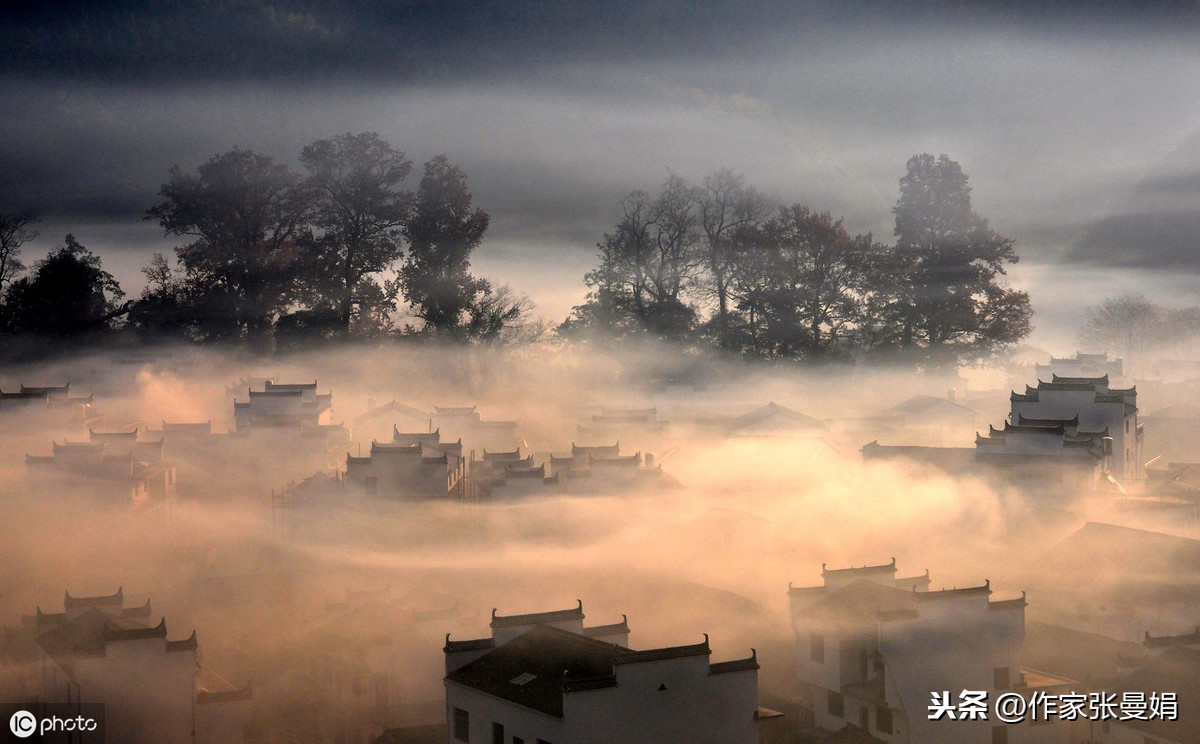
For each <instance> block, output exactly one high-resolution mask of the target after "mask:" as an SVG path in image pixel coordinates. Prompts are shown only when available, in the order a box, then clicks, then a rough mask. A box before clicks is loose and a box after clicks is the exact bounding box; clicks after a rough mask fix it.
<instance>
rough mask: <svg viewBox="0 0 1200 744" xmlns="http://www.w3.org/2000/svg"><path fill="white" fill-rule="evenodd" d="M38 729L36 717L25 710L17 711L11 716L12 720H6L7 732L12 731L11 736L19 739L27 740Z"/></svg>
mask: <svg viewBox="0 0 1200 744" xmlns="http://www.w3.org/2000/svg"><path fill="white" fill-rule="evenodd" d="M37 729H38V719H37V716H35V715H34V714H32V713H30V712H29V711H27V710H18V711H17V712H16V713H13V714H12V718H10V719H8V730H9V731H12V733H13V736H16V737H18V738H20V739H27V738H29V737H30V736H33V735H34V734H35V733H36V732H37Z"/></svg>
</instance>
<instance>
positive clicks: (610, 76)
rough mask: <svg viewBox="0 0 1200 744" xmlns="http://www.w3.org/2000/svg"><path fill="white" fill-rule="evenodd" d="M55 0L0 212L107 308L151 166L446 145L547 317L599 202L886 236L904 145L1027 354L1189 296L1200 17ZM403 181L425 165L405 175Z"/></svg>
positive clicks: (31, 12) (26, 52) (671, 2)
mask: <svg viewBox="0 0 1200 744" xmlns="http://www.w3.org/2000/svg"><path fill="white" fill-rule="evenodd" d="M350 5H352V6H353V7H344V6H343V5H341V4H337V3H333V2H324V1H322V0H281V1H280V2H260V1H258V0H206V1H204V2H182V1H181V0H168V1H166V2H158V3H154V2H149V1H148V0H145V1H143V2H126V3H100V2H94V1H90V0H89V1H84V2H59V3H54V2H49V3H40V4H36V7H31V8H29V9H27V10H24V11H20V12H18V13H16V14H10V17H9V18H8V19H6V21H5V22H4V23H3V24H0V44H3V47H4V48H5V49H6V53H5V54H3V55H0V92H2V93H3V96H4V100H5V101H7V102H8V113H7V114H6V115H5V116H4V117H0V173H4V174H5V177H4V178H3V179H0V209H3V210H6V211H11V210H16V209H22V208H27V207H33V208H36V209H38V210H39V211H41V212H42V213H43V215H44V216H45V219H44V222H43V224H42V225H41V232H42V236H41V238H40V239H39V240H38V241H37V242H36V243H34V244H32V245H30V246H28V247H27V255H26V258H27V259H31V258H36V256H38V255H40V254H42V253H44V252H45V251H46V250H48V249H49V248H50V247H52V246H53V245H55V244H57V243H58V242H61V240H62V236H63V235H64V234H65V233H67V232H71V233H74V234H75V235H76V237H77V238H78V239H79V240H80V241H81V242H82V243H84V244H85V245H87V246H89V247H90V248H92V249H93V250H95V251H96V252H98V253H99V254H100V255H101V256H102V258H103V260H104V263H105V266H106V267H107V268H109V269H110V270H111V271H112V272H113V273H114V274H115V275H116V276H117V278H118V279H119V280H120V281H121V282H122V284H123V286H124V287H125V288H126V291H127V292H129V293H130V294H136V293H137V292H138V291H139V290H140V287H141V284H142V277H141V275H140V272H139V269H140V267H141V266H144V265H145V264H146V262H147V261H148V259H149V257H150V255H151V254H152V253H153V252H155V251H165V252H169V251H170V249H171V248H172V247H173V246H174V243H173V242H172V240H170V239H166V238H164V237H163V235H162V232H161V231H160V230H159V228H158V227H157V226H156V225H155V224H154V223H153V222H146V221H144V220H143V215H144V213H145V210H146V208H147V207H149V206H150V205H152V204H153V203H154V202H155V196H156V193H157V190H158V188H159V187H160V186H161V184H162V183H163V182H164V181H165V180H166V175H167V170H168V168H170V167H171V166H172V165H176V164H178V165H179V166H181V167H182V168H183V169H184V170H192V169H194V168H195V167H196V166H197V165H199V164H200V163H202V162H203V161H205V160H206V159H208V158H209V157H212V156H213V155H215V154H217V153H221V152H224V151H226V150H229V149H230V148H232V147H234V146H239V147H248V148H251V149H254V150H257V151H261V152H264V153H267V154H271V155H273V156H275V157H276V158H278V159H279V160H281V161H284V162H288V163H291V164H293V165H294V164H295V163H296V158H297V156H298V154H299V151H300V149H301V148H302V147H303V146H304V145H306V144H308V143H309V142H312V141H314V140H316V139H320V138H327V137H331V136H335V135H337V134H341V133H344V132H359V131H376V132H378V133H379V134H380V135H381V136H383V137H384V138H385V139H387V140H388V141H390V142H391V143H392V144H393V145H395V146H396V147H398V148H400V149H402V150H404V151H405V152H406V153H407V154H408V155H409V156H410V157H411V158H412V159H413V160H415V161H416V162H418V163H420V162H422V161H424V160H426V159H428V158H429V157H432V156H433V155H435V154H438V153H446V154H447V155H449V156H450V158H451V159H452V160H453V161H454V162H456V163H458V164H460V165H461V166H462V167H463V168H464V170H465V171H466V172H467V174H468V176H469V178H470V183H471V188H472V191H473V193H474V196H475V199H476V202H477V203H478V204H479V205H480V206H482V207H484V208H485V209H486V210H487V211H488V212H489V213H490V214H491V216H492V223H491V228H490V229H489V232H488V234H487V236H486V237H485V241H484V245H483V246H482V247H481V249H480V251H479V253H478V255H477V257H476V261H475V267H476V269H477V271H478V273H480V274H482V275H484V276H488V277H490V278H492V279H493V280H495V281H496V282H497V283H509V284H511V285H512V286H513V288H514V289H516V290H517V291H519V292H524V293H527V294H529V295H530V296H531V298H532V299H533V300H534V301H535V302H536V303H537V305H538V312H540V313H541V314H543V315H544V316H546V317H547V318H548V319H550V320H552V321H557V320H559V319H561V318H562V317H563V316H565V315H566V313H567V312H568V311H569V309H570V307H571V306H572V305H573V304H576V303H578V302H579V301H580V300H581V299H582V297H583V294H584V292H585V287H584V285H583V282H582V276H583V274H584V272H586V271H587V270H588V269H589V268H591V266H592V265H593V264H594V263H595V255H594V254H595V244H596V242H597V241H598V240H599V239H600V238H601V237H602V235H603V233H604V231H605V230H606V229H608V228H609V227H611V226H612V225H613V224H614V223H615V222H616V221H617V219H618V216H619V207H618V203H617V200H618V199H619V197H620V196H621V195H622V194H624V193H626V192H628V191H630V190H632V189H636V188H642V189H648V190H649V189H653V188H654V187H655V186H656V185H657V184H659V183H660V182H661V181H662V180H663V179H664V178H665V177H666V176H667V174H668V173H669V172H675V173H679V174H680V175H683V176H684V177H686V178H688V179H691V180H695V181H699V180H700V179H702V178H703V177H704V176H705V175H707V174H709V173H712V172H714V171H716V170H718V169H720V168H726V167H728V168H732V169H734V170H735V171H738V172H741V173H743V174H744V175H745V177H746V179H747V181H748V182H749V183H751V184H753V185H755V186H756V187H757V188H758V189H759V190H761V191H765V192H767V193H769V194H771V195H772V196H774V197H775V198H777V199H778V200H779V201H780V202H783V203H793V202H803V203H805V204H808V205H809V206H811V207H812V208H814V209H817V210H820V211H826V210H828V211H831V212H832V213H833V214H834V215H835V216H843V217H844V218H845V221H846V225H847V227H848V228H849V229H851V230H852V231H855V232H867V231H870V232H872V233H874V235H875V236H876V238H878V239H881V240H890V239H891V237H892V236H891V233H892V215H891V208H892V206H893V205H894V204H895V201H896V198H897V195H898V180H899V178H900V176H901V175H903V173H904V164H905V162H906V161H907V159H908V158H909V157H910V156H912V155H913V154H916V153H920V152H930V153H934V154H940V153H945V154H947V155H949V156H950V157H952V158H953V159H955V160H957V161H958V162H959V163H960V164H961V165H962V167H963V170H964V171H965V172H966V173H967V174H968V176H969V177H970V182H971V185H972V187H973V203H974V207H975V209H976V211H977V212H979V213H980V214H981V215H982V216H984V217H986V218H988V219H989V220H990V221H991V223H992V225H993V227H995V228H996V230H997V231H998V232H1000V233H1001V234H1002V235H1005V236H1007V237H1011V238H1014V239H1015V240H1016V241H1017V250H1018V252H1019V254H1020V255H1021V259H1022V260H1021V263H1020V264H1018V265H1017V266H1014V267H1012V269H1011V271H1010V279H1011V281H1012V283H1013V284H1014V285H1016V286H1018V287H1021V288H1025V289H1028V290H1029V291H1030V292H1031V294H1032V298H1033V305H1034V310H1035V313H1036V316H1035V319H1034V323H1035V326H1036V330H1035V332H1034V334H1033V336H1032V337H1031V338H1030V341H1031V343H1034V344H1036V345H1042V346H1044V347H1046V348H1048V349H1049V350H1051V351H1054V352H1056V353H1065V352H1069V351H1070V350H1071V345H1072V344H1073V343H1074V338H1073V337H1074V332H1075V330H1076V329H1077V327H1078V326H1079V324H1080V323H1081V321H1082V317H1083V312H1084V309H1085V308H1086V306H1087V305H1088V304H1090V303H1092V302H1094V301H1096V300H1098V299H1100V298H1102V297H1105V296H1111V295H1116V294H1123V293H1126V292H1145V293H1146V294H1149V295H1152V296H1154V297H1155V298H1156V299H1158V300H1159V301H1160V302H1162V303H1164V304H1168V305H1190V304H1195V303H1196V300H1195V296H1196V293H1197V290H1198V289H1200V251H1198V250H1197V245H1196V243H1197V236H1198V235H1200V96H1198V95H1197V93H1198V92H1200V90H1198V88H1200V48H1198V47H1197V46H1196V45H1195V44H1194V38H1195V32H1196V31H1197V29H1198V27H1200V5H1197V4H1195V3H1191V2H1175V3H1158V4H1155V3H1150V4H1147V3H1116V2H1112V3H1086V4H1082V3H1080V4H1070V3H1067V4H1054V7H1053V9H1048V8H1043V7H1041V5H1042V4H1035V3H1024V2H1000V3H972V2H963V1H961V0H959V1H958V2H954V1H951V0H944V1H942V2H931V3H905V2H899V3H884V2H871V1H869V0H863V1H852V2H845V3H835V2H798V3H769V2H762V1H758V0H750V1H749V2H740V3H695V2H683V1H682V0H662V1H661V2H646V3H633V2H609V3H600V2H581V1H579V0H575V1H568V2H555V3H551V2H530V3H507V2H502V1H501V0H475V1H474V2H470V3H467V2H459V3H420V2H415V1H412V0H410V1H409V2H385V1H384V0H369V1H368V2H362V3H356V4H350ZM416 172H419V170H418V171H416Z"/></svg>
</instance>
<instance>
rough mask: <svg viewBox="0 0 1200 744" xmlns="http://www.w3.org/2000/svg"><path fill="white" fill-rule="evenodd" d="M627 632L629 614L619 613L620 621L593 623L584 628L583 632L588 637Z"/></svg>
mask: <svg viewBox="0 0 1200 744" xmlns="http://www.w3.org/2000/svg"><path fill="white" fill-rule="evenodd" d="M628 632H629V616H628V615H626V614H624V613H621V622H619V623H609V624H608V625H593V626H592V627H590V628H584V629H583V634H584V635H585V636H587V637H589V638H595V637H596V636H604V635H614V634H616V633H628Z"/></svg>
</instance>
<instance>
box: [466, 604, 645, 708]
mask: <svg viewBox="0 0 1200 744" xmlns="http://www.w3.org/2000/svg"><path fill="white" fill-rule="evenodd" d="M627 651H628V649H625V648H622V647H620V646H617V645H614V644H611V643H603V642H601V641H596V640H593V639H591V638H588V637H586V636H581V635H577V634H575V633H568V632H566V631H563V630H559V629H557V628H554V627H551V626H548V625H538V626H536V627H534V628H533V629H532V630H530V631H528V632H527V633H522V634H521V635H520V636H518V637H517V638H514V639H513V640H511V641H509V642H508V643H506V644H504V645H503V646H500V647H498V648H496V649H495V650H493V651H490V652H488V653H485V654H484V655H483V656H481V657H479V658H478V659H475V660H474V661H472V662H470V663H468V664H465V665H463V666H462V667H460V668H458V669H456V670H454V671H452V672H450V674H448V675H446V680H447V682H452V683H457V684H461V685H464V686H466V687H470V688H472V689H476V690H480V691H481V692H484V693H487V694H489V695H492V696H493V697H498V698H500V699H502V700H507V701H508V702H510V703H514V704H516V705H520V706H522V707H525V708H530V709H532V710H536V711H538V712H541V713H545V714H547V715H551V716H555V717H558V718H561V717H562V714H563V694H564V691H570V692H574V691H579V690H582V689H595V688H596V687H599V686H611V685H612V684H615V680H613V679H612V678H613V670H612V661H613V658H614V657H615V656H616V655H618V654H620V653H622V652H627ZM600 680H603V681H602V682H600ZM609 680H612V681H609Z"/></svg>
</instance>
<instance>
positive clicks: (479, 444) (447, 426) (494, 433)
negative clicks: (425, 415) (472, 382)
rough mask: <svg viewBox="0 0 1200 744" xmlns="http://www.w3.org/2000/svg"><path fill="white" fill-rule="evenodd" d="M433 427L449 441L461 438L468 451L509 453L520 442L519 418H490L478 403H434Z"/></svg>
mask: <svg viewBox="0 0 1200 744" xmlns="http://www.w3.org/2000/svg"><path fill="white" fill-rule="evenodd" d="M432 419H433V422H432V427H433V429H435V430H437V431H440V432H442V436H443V437H444V438H445V439H447V440H456V439H461V440H462V443H463V447H464V448H465V449H466V451H467V452H471V451H476V452H482V451H483V450H485V449H486V450H489V451H492V452H508V451H511V450H514V449H516V448H517V446H518V445H519V444H520V443H521V442H520V439H519V437H518V436H517V422H516V421H505V420H501V421H489V420H487V419H484V418H483V416H482V415H481V414H480V413H479V411H478V410H477V409H476V407H475V406H462V407H449V406H434V408H433V416H432Z"/></svg>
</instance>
